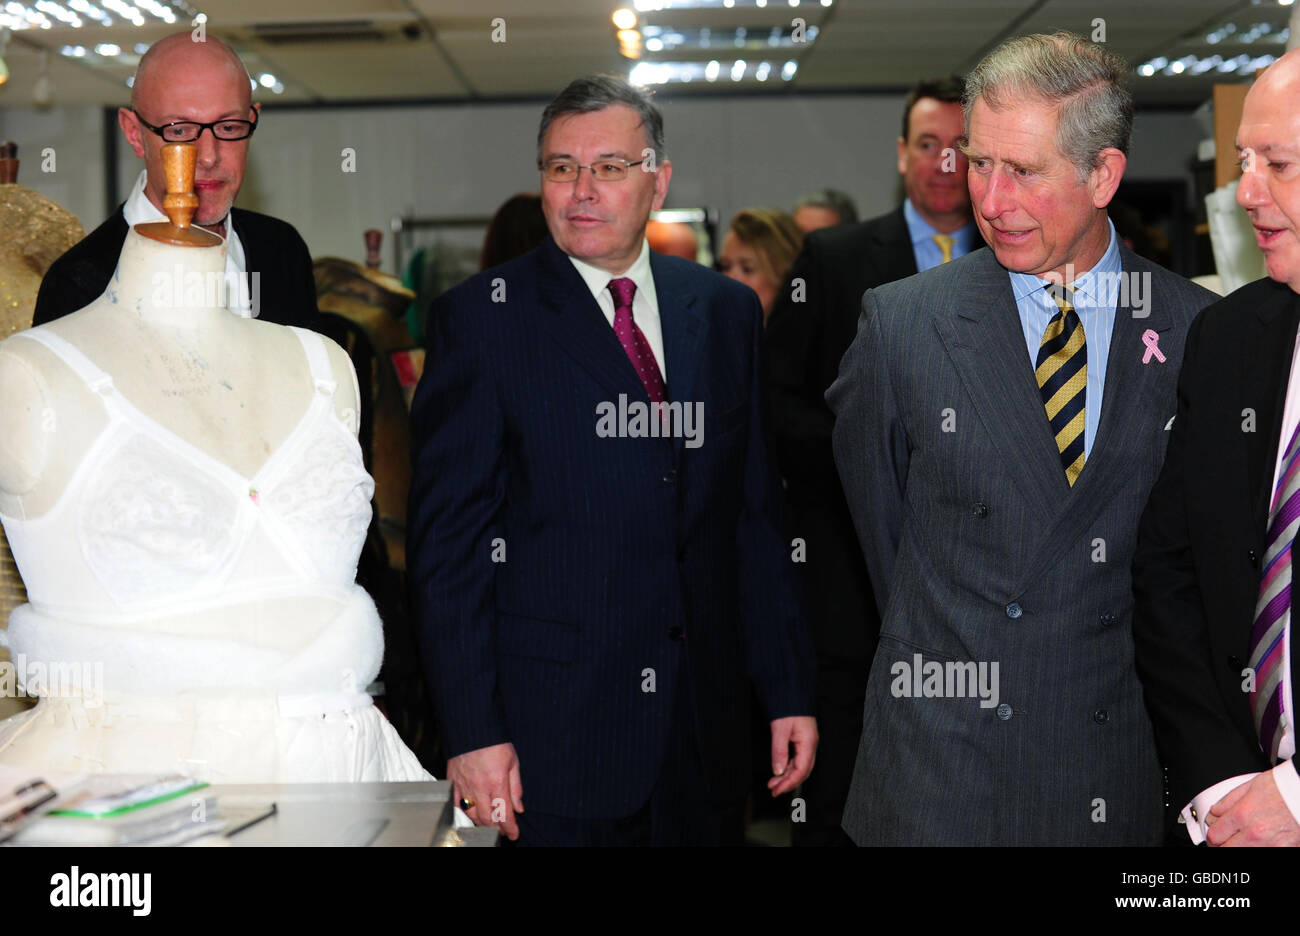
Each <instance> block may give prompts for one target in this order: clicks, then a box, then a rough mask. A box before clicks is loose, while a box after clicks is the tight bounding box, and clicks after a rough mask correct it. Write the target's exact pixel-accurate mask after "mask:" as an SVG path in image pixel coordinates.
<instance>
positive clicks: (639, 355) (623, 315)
mask: <svg viewBox="0 0 1300 936" xmlns="http://www.w3.org/2000/svg"><path fill="white" fill-rule="evenodd" d="M609 292H610V294H611V295H612V296H613V297H614V334H616V335H618V341H619V344H621V345H622V346H623V350H624V351H626V352H627V358H628V360H629V361H631V362H632V366H633V367H635V368H636V372H637V375H638V376H639V377H640V378H641V383H642V384H644V385H645V392H646V395H648V396H649V397H650V402H651V403H662V402H664V378H663V375H662V374H660V373H659V364H658V362H656V361H655V356H654V352H653V351H651V350H650V343H649V342H648V341H646V340H645V335H643V334H641V329H639V328H637V327H636V322H634V321H632V297H633V296H635V295H636V283H634V282H632V281H631V280H630V279H628V278H627V277H626V276H620V277H619V278H618V279H612V280H610V281H609Z"/></svg>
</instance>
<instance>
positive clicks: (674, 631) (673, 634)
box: [668, 624, 686, 640]
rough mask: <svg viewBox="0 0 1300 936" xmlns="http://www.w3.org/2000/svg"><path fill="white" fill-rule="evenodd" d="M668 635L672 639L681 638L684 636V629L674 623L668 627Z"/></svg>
mask: <svg viewBox="0 0 1300 936" xmlns="http://www.w3.org/2000/svg"><path fill="white" fill-rule="evenodd" d="M668 636H669V637H670V638H671V639H673V640H681V639H682V638H683V637H685V636H686V631H684V630H682V628H681V627H679V626H678V625H676V624H674V625H673V626H672V627H670V628H668Z"/></svg>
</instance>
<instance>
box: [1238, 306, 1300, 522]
mask: <svg viewBox="0 0 1300 936" xmlns="http://www.w3.org/2000/svg"><path fill="white" fill-rule="evenodd" d="M1296 305H1297V304H1296V300H1295V296H1294V294H1293V293H1292V292H1291V291H1290V290H1289V289H1286V290H1285V291H1284V292H1279V293H1277V298H1276V300H1275V301H1273V302H1268V303H1265V304H1263V305H1261V306H1260V307H1259V308H1258V309H1256V310H1255V314H1253V315H1249V314H1248V315H1247V319H1248V324H1246V325H1245V327H1246V328H1248V329H1249V330H1250V332H1249V334H1248V335H1247V338H1246V343H1245V347H1246V348H1247V350H1248V352H1249V353H1247V354H1246V355H1244V356H1243V357H1242V360H1241V368H1242V370H1241V383H1240V386H1241V388H1242V409H1243V410H1245V409H1247V408H1250V409H1253V410H1255V431H1254V432H1247V433H1244V435H1245V436H1246V491H1247V496H1248V497H1249V498H1250V506H1251V519H1252V521H1253V524H1254V529H1255V531H1256V535H1257V536H1258V537H1259V538H1261V539H1262V538H1263V536H1264V533H1265V528H1266V526H1267V524H1268V510H1269V507H1270V503H1269V502H1270V500H1271V499H1272V487H1273V484H1272V482H1273V473H1274V471H1275V470H1276V466H1277V455H1278V448H1279V446H1281V445H1284V444H1286V442H1287V441H1290V440H1289V439H1288V440H1283V439H1282V416H1283V411H1284V409H1285V407H1286V391H1287V383H1288V380H1289V378H1290V374H1291V358H1292V355H1293V353H1294V351H1295V336H1296V324H1297V308H1296ZM1242 418H1243V420H1244V419H1245V418H1246V416H1245V415H1244V414H1243V416H1242Z"/></svg>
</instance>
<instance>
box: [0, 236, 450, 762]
mask: <svg viewBox="0 0 1300 936" xmlns="http://www.w3.org/2000/svg"><path fill="white" fill-rule="evenodd" d="M224 270H225V245H224V243H221V244H218V245H217V246H214V247H191V246H174V245H170V244H165V243H160V242H158V241H155V240H151V239H150V238H147V237H145V236H142V235H141V234H140V233H138V232H137V231H136V230H132V231H129V232H128V234H127V239H126V242H125V244H124V246H123V250H122V255H121V258H120V260H119V265H118V269H117V272H116V274H115V276H114V279H113V281H112V282H111V283H110V285H109V288H108V290H107V291H106V292H105V294H104V295H103V296H101V297H100V298H99V299H98V300H96V301H95V302H94V303H92V304H91V305H89V306H87V307H86V308H85V309H82V310H80V311H79V312H76V313H73V314H72V315H69V316H66V317H64V318H62V319H59V320H57V321H56V322H53V323H51V324H50V325H47V326H43V327H42V328H41V329H33V330H32V333H28V335H23V334H19V335H15V336H14V337H12V338H9V339H7V340H6V341H4V342H0V399H4V400H5V401H6V405H5V406H4V407H0V515H3V517H5V518H6V524H7V525H8V524H11V523H12V525H13V526H14V528H15V530H14V531H11V536H10V538H11V540H12V541H13V542H14V543H15V549H14V552H15V556H16V557H18V558H19V565H20V568H21V567H22V565H23V559H22V557H21V556H20V555H19V554H20V548H19V546H18V545H17V544H18V543H19V542H20V540H21V537H20V536H18V535H16V532H17V528H18V527H20V526H23V527H29V528H37V529H39V527H40V524H41V522H42V520H43V518H45V517H47V516H49V515H51V514H52V513H54V512H56V511H59V510H68V509H70V508H69V504H68V503H67V501H69V498H65V497H64V495H65V493H66V492H68V491H69V489H70V487H71V486H74V485H77V486H78V487H77V489H76V490H74V491H73V493H78V492H83V493H84V490H85V488H86V483H85V475H86V472H80V473H79V471H78V469H79V468H80V467H81V466H82V463H83V462H84V461H86V460H87V459H91V458H98V457H99V454H97V453H101V452H102V446H100V448H98V449H97V448H96V446H97V440H99V438H100V436H101V435H103V434H104V433H105V430H106V427H110V428H111V426H112V425H113V423H112V417H111V415H110V413H109V411H108V409H107V408H106V405H105V401H104V400H102V399H100V398H99V395H98V394H97V393H96V391H95V390H94V389H92V387H91V386H90V385H88V384H87V382H86V380H85V379H84V376H83V375H79V374H78V373H76V372H75V371H74V370H73V369H72V367H70V366H69V364H68V363H67V361H66V360H65V359H64V358H63V357H61V356H60V355H59V354H56V353H55V352H54V351H53V350H52V349H51V348H50V347H47V346H46V345H45V344H42V343H40V342H39V341H37V340H33V339H34V337H35V336H34V333H35V332H38V331H40V332H48V333H51V334H53V335H55V336H57V338H58V339H62V340H63V341H65V342H66V343H67V344H69V345H71V346H72V347H73V349H75V350H76V351H79V352H80V353H81V354H82V355H84V357H85V358H88V359H89V361H90V363H91V366H93V367H97V368H98V369H99V370H101V371H103V372H105V373H106V374H107V375H108V376H109V377H110V378H111V383H112V392H113V393H116V394H118V395H120V397H121V398H123V399H124V400H125V401H127V402H129V404H130V405H132V406H133V407H134V408H135V409H136V410H138V411H139V412H140V413H142V414H143V415H144V417H145V418H146V419H148V420H151V421H152V422H153V423H156V424H158V425H159V426H161V427H163V428H164V429H165V430H166V431H167V432H170V433H171V434H173V435H174V436H175V437H177V438H178V439H180V440H181V441H182V442H183V443H184V444H186V445H188V446H189V447H191V448H193V449H197V450H198V451H199V452H201V453H203V454H205V455H206V456H208V457H209V458H210V459H212V460H214V461H215V462H218V463H220V464H221V465H224V466H226V467H227V468H228V469H230V471H231V472H233V473H234V476H242V477H245V478H253V477H254V476H256V475H257V474H258V471H259V469H260V468H261V467H262V466H263V465H264V464H265V463H266V462H267V460H268V459H270V458H271V457H272V455H273V454H274V453H277V451H278V450H279V449H280V447H281V445H282V444H283V443H284V442H285V440H286V438H289V437H291V435H292V433H293V432H294V431H295V428H296V427H297V426H298V423H299V420H300V419H301V418H302V417H303V415H304V413H305V412H307V411H308V408H309V407H310V406H311V405H312V404H313V400H314V397H315V395H316V394H317V393H318V392H320V390H321V388H320V385H319V382H317V381H314V380H313V376H312V369H311V367H310V365H309V363H308V360H307V357H306V353H305V350H304V342H303V341H302V340H300V339H299V337H298V335H296V334H295V333H294V331H293V330H291V329H288V328H285V327H283V326H279V325H274V324H270V323H266V322H260V321H257V320H256V319H242V318H239V317H237V316H235V315H233V314H231V313H230V312H229V311H227V309H226V308H225V306H224V304H223V303H221V302H220V301H219V298H218V301H216V302H200V303H185V302H179V303H178V301H177V300H178V298H184V293H183V291H182V293H181V294H180V295H178V293H177V290H176V289H175V288H174V287H176V286H178V285H182V286H183V284H185V283H187V282H191V281H192V278H193V276H194V275H198V276H199V277H204V276H210V277H216V278H218V279H220V277H221V276H222V274H223V273H224ZM313 340H314V339H313ZM323 344H324V346H325V347H326V348H327V356H328V363H329V369H330V370H331V371H332V373H333V375H334V377H335V379H336V380H337V381H338V383H339V386H338V387H337V389H335V390H333V391H332V392H333V401H332V406H333V409H334V414H335V415H336V416H337V417H338V419H339V420H340V421H341V422H342V423H343V424H344V425H345V426H346V427H347V429H348V430H350V432H351V433H352V436H353V437H355V433H356V428H357V413H358V406H359V403H358V399H359V394H358V389H357V385H356V376H355V374H354V372H353V369H352V365H351V362H350V360H349V359H348V357H347V356H346V354H345V353H344V352H343V350H342V349H341V348H339V347H338V346H337V345H336V344H334V343H333V342H329V341H324V342H323ZM345 375H346V376H345ZM322 412H325V413H327V412H328V410H323V411H322ZM355 461H356V464H357V466H359V464H360V454H359V451H358V452H356V454H355ZM345 467H348V466H345ZM352 470H360V472H361V474H363V475H364V470H363V469H358V468H356V467H353V469H352ZM250 496H251V497H252V498H253V500H254V502H256V499H257V495H256V492H253V491H250ZM73 500H75V498H73ZM24 535H28V534H24ZM78 545H79V544H78V543H77V542H76V541H75V538H74V539H73V541H72V542H68V543H67V548H66V552H67V561H68V562H70V563H75V562H77V561H79V558H80V557H79V556H78V552H79V550H78V549H77V546H78ZM80 545H82V547H83V549H84V548H85V544H84V543H81V544H80ZM59 548H60V550H62V548H63V547H62V544H59ZM46 552H47V553H48V552H49V550H46ZM267 555H268V556H270V555H271V553H268V554H267ZM56 558H57V557H56ZM352 561H353V569H355V553H354V554H353V557H352ZM248 564H249V565H250V566H257V565H258V564H259V563H258V562H257V561H252V562H249V563H248ZM240 568H242V567H236V571H235V578H236V580H237V579H238V576H239V569H240ZM47 570H48V566H47ZM23 572H24V577H25V578H28V579H29V593H30V596H31V602H32V603H31V605H30V606H22V607H20V608H19V609H18V610H17V611H15V613H14V616H13V618H11V624H10V636H11V639H12V644H13V649H14V651H15V653H17V652H18V651H19V650H21V649H22V647H20V643H19V641H20V638H21V639H23V640H25V641H26V642H27V643H26V646H27V647H30V648H35V649H37V650H39V649H40V648H41V646H42V635H43V634H44V633H46V632H49V633H54V634H56V635H59V636H58V637H57V640H56V642H55V643H54V644H53V646H55V647H56V648H58V653H55V654H54V656H53V657H51V658H57V657H58V656H59V655H60V654H62V655H63V656H65V657H66V656H69V655H70V654H72V655H73V656H72V658H73V659H77V657H76V656H75V653H76V652H77V650H76V648H80V647H93V648H97V649H92V650H90V651H89V655H90V656H92V657H98V658H100V659H106V660H107V662H106V663H105V667H104V668H105V670H106V673H107V675H106V678H105V690H106V691H105V692H104V694H103V698H102V699H96V700H93V704H91V703H87V702H86V700H84V699H71V700H69V699H60V698H42V700H41V702H40V704H39V705H38V706H37V707H36V709H34V710H33V711H31V712H27V713H23V714H22V715H18V716H15V717H14V718H12V719H9V720H6V721H3V722H0V763H9V764H17V765H23V766H28V767H33V768H37V769H42V770H45V771H48V772H52V773H60V772H66V773H77V772H81V771H86V770H90V771H109V772H145V771H150V772H153V771H173V770H174V771H179V772H186V773H190V774H192V775H195V776H199V777H201V778H204V779H209V780H214V781H225V782H290V781H330V780H419V779H432V778H431V777H430V776H429V775H428V774H427V772H425V771H424V770H423V768H421V767H420V765H419V763H418V761H417V760H416V759H415V757H414V755H413V754H411V752H410V751H409V750H407V749H406V747H405V746H404V745H403V744H402V743H401V741H400V739H399V738H398V737H397V734H396V732H395V731H394V730H393V729H392V726H391V725H389V724H388V723H387V721H386V720H384V719H383V716H382V715H381V714H380V713H379V712H378V711H377V710H376V709H374V708H373V706H370V705H369V700H368V697H365V696H364V695H363V694H362V693H361V692H360V691H361V690H364V688H365V685H364V682H363V683H362V684H359V685H358V684H355V683H353V684H352V685H351V686H349V685H348V680H349V679H355V678H356V673H354V672H353V671H352V670H351V669H350V668H349V667H350V666H352V665H354V664H353V660H354V659H355V660H356V663H355V665H356V667H357V671H358V672H360V673H361V674H367V673H368V674H369V675H363V680H366V681H368V679H369V678H371V677H373V675H374V672H375V671H377V668H378V661H379V659H380V658H382V630H381V628H380V625H379V621H378V616H377V615H376V614H375V612H374V607H373V603H372V602H370V601H369V599H368V597H366V596H365V594H364V592H362V591H361V590H360V589H359V588H356V586H355V584H350V585H349V586H347V587H350V588H351V589H352V590H353V591H352V592H347V593H345V592H344V591H342V590H339V589H335V590H334V592H331V591H330V589H328V588H326V589H309V588H304V589H302V590H301V591H298V592H292V593H290V594H283V595H278V596H277V595H270V596H265V595H263V596H258V597H257V598H256V599H255V600H252V599H250V600H240V598H239V595H238V589H237V588H232V589H231V593H230V594H231V600H230V601H228V602H225V603H218V604H216V605H215V606H214V604H213V602H212V601H211V600H208V601H206V602H199V601H195V602H194V603H193V607H190V606H188V605H187V602H186V601H185V595H184V594H183V593H181V594H180V595H179V596H178V597H179V599H180V600H179V601H176V602H173V603H170V604H164V606H163V607H164V610H163V611H162V612H158V611H157V610H155V611H153V612H151V613H149V614H141V615H132V614H131V613H129V612H126V613H116V614H113V613H107V611H106V614H105V616H104V618H103V619H102V620H99V619H95V620H90V621H85V620H82V621H75V622H72V623H69V624H67V626H66V628H65V623H64V622H63V621H60V620H57V619H55V618H56V616H53V615H50V614H48V613H47V612H45V611H42V609H40V608H38V607H37V605H38V603H39V602H38V597H37V595H38V592H40V591H42V589H41V588H40V587H39V584H38V583H37V582H35V581H33V579H34V578H35V577H34V576H33V575H31V574H29V572H28V571H27V570H26V569H24V570H23ZM44 577H45V578H48V576H44ZM290 584H292V582H291V583H290ZM33 586H35V587H33ZM54 591H56V592H57V589H56V590H54ZM291 591H292V590H291ZM44 592H45V594H46V595H47V597H48V596H49V595H50V594H51V593H52V592H51V590H50V589H48V588H46V589H44ZM107 610H111V609H107ZM20 616H22V617H23V626H21V627H20V626H19V618H20ZM88 625H89V626H88ZM77 628H80V630H78V629H77ZM67 634H71V635H72V636H71V637H68V636H66V635H67ZM78 635H84V636H85V637H87V638H88V639H85V640H82V638H81V637H80V636H78ZM322 635H324V636H322ZM59 640H61V641H62V643H59V642H58V641H59ZM376 640H377V641H378V646H377V647H376ZM322 647H323V649H322ZM70 648H72V649H70ZM313 653H314V654H315V655H316V656H317V657H322V658H324V659H325V660H326V661H327V663H328V665H325V666H323V667H322V666H317V667H316V668H315V669H311V668H310V667H306V668H304V667H302V666H300V667H299V668H298V669H297V670H294V669H293V668H292V667H289V666H286V667H283V668H281V667H278V666H276V665H275V662H276V661H277V660H279V659H281V658H283V659H285V660H288V661H293V662H300V658H301V657H303V656H307V657H311V656H312V654H313ZM155 654H156V656H155ZM142 659H144V662H142ZM245 661H250V662H249V663H248V665H247V666H245V665H244V664H245ZM268 661H269V663H268ZM309 662H310V661H309ZM259 666H260V667H261V668H260V669H259V668H258V667H259ZM282 672H285V673H290V674H296V675H286V676H285V680H286V682H285V684H283V685H281V684H278V683H277V679H278V677H279V676H280V675H281V673H282ZM304 674H305V675H304ZM294 680H296V681H294ZM137 683H138V684H139V685H138V686H137V685H136V684H137ZM139 686H143V687H144V688H143V689H139ZM159 686H162V687H164V688H162V689H159V688H158V687H159ZM191 687H193V688H191ZM137 690H138V691H137ZM286 690H289V691H288V694H286ZM331 690H333V691H334V695H333V696H331V695H329V693H330V692H331ZM340 698H346V699H351V700H352V701H351V702H346V703H340V702H339V701H338V700H339V699H340ZM358 700H364V704H363V703H362V702H360V701H358Z"/></svg>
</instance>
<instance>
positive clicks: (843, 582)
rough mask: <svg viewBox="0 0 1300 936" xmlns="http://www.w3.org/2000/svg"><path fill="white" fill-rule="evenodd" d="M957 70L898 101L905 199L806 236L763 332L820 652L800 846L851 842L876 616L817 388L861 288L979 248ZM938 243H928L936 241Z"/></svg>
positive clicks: (850, 322)
mask: <svg viewBox="0 0 1300 936" xmlns="http://www.w3.org/2000/svg"><path fill="white" fill-rule="evenodd" d="M961 95H962V85H961V80H960V79H958V78H946V79H942V80H938V81H923V82H921V83H920V84H918V85H917V86H916V87H915V88H913V89H912V92H911V94H909V95H908V97H907V103H906V104H905V106H904V109H903V133H902V136H900V137H899V138H898V171H899V173H900V174H901V175H902V178H903V187H904V190H905V191H906V193H907V199H906V200H905V201H904V202H903V204H902V205H900V206H899V207H898V208H896V209H895V210H894V211H891V212H890V213H889V214H887V215H882V216H881V217H879V218H873V219H871V220H870V221H864V222H862V223H860V224H847V225H842V226H839V227H831V228H826V229H823V230H820V231H815V232H813V233H811V234H809V235H808V238H807V239H806V240H805V241H804V248H803V252H802V254H801V255H800V257H799V259H798V261H797V262H796V264H795V267H794V270H793V272H792V273H791V279H790V283H789V284H788V285H787V287H786V289H785V290H784V291H783V292H782V293H781V294H780V295H779V296H778V298H777V302H776V305H775V306H774V308H773V311H772V315H771V318H770V319H769V320H768V323H767V331H766V333H765V335H764V339H763V342H764V344H763V353H764V357H765V359H766V360H765V379H766V384H767V388H768V391H769V393H770V396H771V407H772V432H773V436H774V438H775V441H776V450H777V456H778V462H779V464H780V467H781V474H782V476H783V477H784V478H785V481H786V504H787V516H788V517H789V522H788V527H789V531H790V535H791V536H792V537H797V538H799V539H800V540H802V541H803V544H804V553H803V555H801V556H800V558H801V560H802V561H801V562H800V563H799V568H800V570H801V571H802V573H803V578H804V584H805V590H806V592H807V595H808V620H809V625H810V627H811V630H812V635H813V645H814V646H815V647H816V650H817V710H816V711H817V728H818V732H819V733H820V736H821V741H820V743H819V746H818V752H817V772H816V773H815V774H814V775H813V776H812V777H810V778H809V779H808V782H807V783H805V784H804V785H803V788H802V789H801V790H800V791H799V795H800V797H801V798H802V799H803V800H804V810H803V814H802V816H800V817H799V818H801V819H802V821H800V822H795V823H794V825H793V837H794V843H795V844H796V845H851V844H852V842H851V841H850V840H849V838H848V837H847V836H846V835H845V834H844V832H843V830H841V828H840V819H841V816H842V814H843V812H844V800H845V797H846V796H847V795H848V792H849V778H850V777H851V775H852V773H853V761H854V758H855V757H856V755H857V751H858V737H859V736H860V735H861V733H862V701H863V696H864V694H865V692H866V684H867V671H868V670H869V669H870V668H871V657H872V655H873V654H874V653H875V649H876V636H877V634H878V632H879V630H880V618H879V616H878V615H877V614H876V607H875V601H874V599H873V598H872V595H871V582H870V580H869V579H868V577H867V567H866V564H865V563H864V562H863V560H862V551H861V550H860V549H859V547H858V539H857V536H856V535H855V533H854V532H853V521H852V519H851V518H850V517H849V508H848V504H847V503H846V502H845V500H844V491H843V488H842V487H841V485H840V479H839V475H838V474H837V473H836V471H835V464H834V459H833V458H832V455H831V422H832V417H831V411H830V409H829V408H828V407H827V406H826V400H825V394H826V390H827V388H829V387H830V385H831V383H832V382H833V381H834V380H835V375H836V373H837V372H838V370H839V366H840V358H842V357H843V356H844V352H845V351H847V350H848V347H849V344H850V343H851V342H852V341H853V334H854V330H855V329H856V327H857V321H858V312H859V311H860V309H861V307H862V294H863V293H864V292H866V291H867V290H868V289H871V288H873V287H875V286H880V285H883V284H884V283H889V282H893V281H894V280H897V279H902V278H903V277H905V276H911V275H912V274H913V273H916V272H917V271H918V270H926V269H929V268H930V267H933V266H937V265H939V264H940V263H942V262H944V261H945V259H953V258H955V257H960V256H963V255H964V254H966V253H967V252H968V251H970V250H971V249H972V248H973V247H975V246H977V245H978V244H979V243H980V240H979V235H978V233H977V232H976V230H975V225H974V223H973V222H972V221H971V214H970V197H969V194H968V193H967V190H966V158H965V157H964V156H962V155H961V153H960V151H959V150H958V143H959V140H960V137H961V135H962V131H963V124H962V109H961ZM936 238H938V239H937V240H936Z"/></svg>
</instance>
